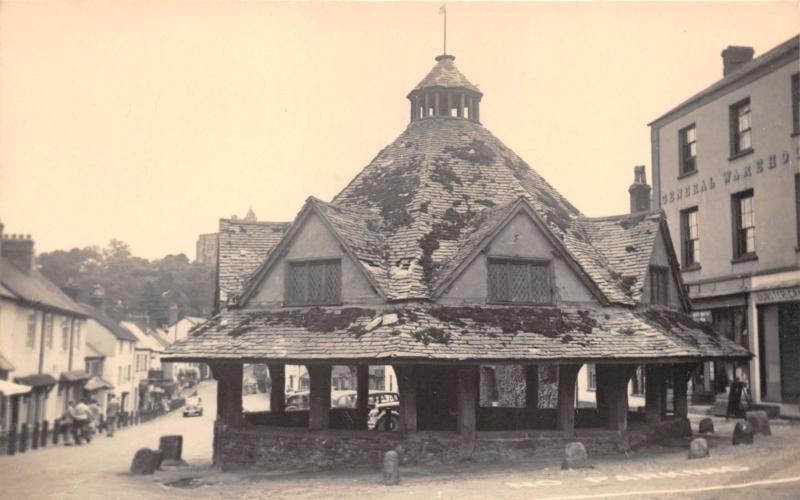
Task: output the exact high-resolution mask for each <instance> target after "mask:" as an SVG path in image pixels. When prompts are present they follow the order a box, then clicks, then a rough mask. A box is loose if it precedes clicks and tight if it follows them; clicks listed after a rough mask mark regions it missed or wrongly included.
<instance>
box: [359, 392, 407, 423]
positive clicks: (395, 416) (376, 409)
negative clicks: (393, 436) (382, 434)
mask: <svg viewBox="0 0 800 500" xmlns="http://www.w3.org/2000/svg"><path fill="white" fill-rule="evenodd" d="M369 408H370V409H369V417H368V419H367V427H368V428H369V429H371V430H376V431H397V430H399V429H400V396H399V395H398V394H397V393H396V392H388V391H374V392H370V394H369Z"/></svg>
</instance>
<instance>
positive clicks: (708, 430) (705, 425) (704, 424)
mask: <svg viewBox="0 0 800 500" xmlns="http://www.w3.org/2000/svg"><path fill="white" fill-rule="evenodd" d="M698 430H699V432H700V434H713V433H714V421H713V420H712V419H711V418H710V417H706V418H704V419H703V420H701V421H700V428H699V429H698Z"/></svg>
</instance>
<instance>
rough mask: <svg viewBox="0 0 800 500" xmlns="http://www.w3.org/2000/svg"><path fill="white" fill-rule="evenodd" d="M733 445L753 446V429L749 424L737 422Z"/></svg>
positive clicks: (734, 429)
mask: <svg viewBox="0 0 800 500" xmlns="http://www.w3.org/2000/svg"><path fill="white" fill-rule="evenodd" d="M733 444H734V445H737V444H753V428H752V427H751V426H750V424H748V423H747V422H736V427H734V428H733Z"/></svg>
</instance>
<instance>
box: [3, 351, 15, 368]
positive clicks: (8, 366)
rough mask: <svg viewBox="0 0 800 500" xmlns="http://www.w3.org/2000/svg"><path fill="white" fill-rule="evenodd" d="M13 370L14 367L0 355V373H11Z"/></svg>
mask: <svg viewBox="0 0 800 500" xmlns="http://www.w3.org/2000/svg"><path fill="white" fill-rule="evenodd" d="M12 370H14V365H12V364H11V361H9V360H8V359H6V357H5V356H3V354H2V353H0V371H5V372H10V371H12Z"/></svg>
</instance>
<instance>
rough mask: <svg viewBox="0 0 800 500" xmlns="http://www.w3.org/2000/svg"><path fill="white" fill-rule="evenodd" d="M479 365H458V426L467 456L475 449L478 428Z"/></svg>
mask: <svg viewBox="0 0 800 500" xmlns="http://www.w3.org/2000/svg"><path fill="white" fill-rule="evenodd" d="M477 380H478V366H459V367H458V389H457V391H458V392H457V395H458V403H457V405H458V406H457V412H458V413H457V419H456V420H457V428H458V433H459V434H460V435H461V453H462V454H463V455H465V456H470V455H472V452H474V451H475V431H476V429H477V415H476V411H475V408H476V406H477V404H478V387H479V385H478V383H477Z"/></svg>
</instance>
